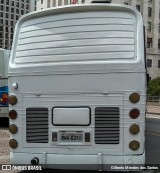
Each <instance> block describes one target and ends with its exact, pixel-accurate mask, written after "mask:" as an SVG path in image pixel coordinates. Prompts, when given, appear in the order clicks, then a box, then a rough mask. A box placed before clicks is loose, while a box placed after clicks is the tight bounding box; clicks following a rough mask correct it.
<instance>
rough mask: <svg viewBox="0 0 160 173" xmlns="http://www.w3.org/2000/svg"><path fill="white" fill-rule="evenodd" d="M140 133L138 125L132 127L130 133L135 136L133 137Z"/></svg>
mask: <svg viewBox="0 0 160 173" xmlns="http://www.w3.org/2000/svg"><path fill="white" fill-rule="evenodd" d="M139 131H140V129H139V126H138V125H137V124H132V125H131V127H130V132H131V133H132V134H133V135H136V134H138V133H139Z"/></svg>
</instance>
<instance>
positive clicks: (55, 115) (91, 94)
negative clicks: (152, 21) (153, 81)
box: [9, 4, 146, 170]
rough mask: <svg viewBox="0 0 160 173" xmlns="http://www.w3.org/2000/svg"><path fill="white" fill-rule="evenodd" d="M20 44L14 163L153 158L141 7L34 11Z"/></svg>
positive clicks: (13, 79)
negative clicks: (148, 143)
mask: <svg viewBox="0 0 160 173" xmlns="http://www.w3.org/2000/svg"><path fill="white" fill-rule="evenodd" d="M13 45H14V46H13V49H12V54H11V60H10V65H9V89H10V96H9V102H10V112H9V116H10V128H9V129H10V132H11V140H10V142H9V144H10V147H11V148H12V151H11V153H10V157H11V163H13V164H33V165H38V164H42V165H44V167H46V168H54V169H64V168H65V166H68V167H69V168H75V169H95V170H106V169H107V166H106V165H113V164H132V165H134V164H144V163H145V151H144V141H145V139H144V131H145V100H146V81H145V72H146V71H145V62H144V36H143V22H142V18H141V16H140V14H139V12H137V11H136V10H134V9H132V8H129V7H126V6H119V5H102V4H99V5H97V4H92V5H83V6H82V5H76V6H67V7H63V8H62V7H60V8H53V9H48V10H45V11H41V12H34V13H31V14H29V15H26V16H25V17H23V18H21V20H20V21H19V22H18V24H17V26H16V31H15V35H14V44H13ZM62 165H63V167H62Z"/></svg>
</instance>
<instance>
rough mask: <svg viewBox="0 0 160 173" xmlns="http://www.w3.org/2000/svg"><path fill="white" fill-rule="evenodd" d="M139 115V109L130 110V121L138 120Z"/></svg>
mask: <svg viewBox="0 0 160 173" xmlns="http://www.w3.org/2000/svg"><path fill="white" fill-rule="evenodd" d="M139 114H140V111H139V109H136V108H135V109H132V110H131V111H130V117H131V118H132V119H136V118H138V117H139Z"/></svg>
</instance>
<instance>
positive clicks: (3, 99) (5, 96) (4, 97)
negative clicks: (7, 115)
mask: <svg viewBox="0 0 160 173" xmlns="http://www.w3.org/2000/svg"><path fill="white" fill-rule="evenodd" d="M2 103H3V104H6V103H8V94H7V93H3V94H2Z"/></svg>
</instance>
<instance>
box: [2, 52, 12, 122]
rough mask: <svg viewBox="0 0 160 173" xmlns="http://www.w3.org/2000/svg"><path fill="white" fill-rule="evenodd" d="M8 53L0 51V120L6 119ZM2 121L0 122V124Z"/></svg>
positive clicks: (7, 109) (7, 110)
mask: <svg viewBox="0 0 160 173" xmlns="http://www.w3.org/2000/svg"><path fill="white" fill-rule="evenodd" d="M9 55H10V51H8V50H4V49H0V118H8V112H9V108H8V62H9ZM1 123H3V121H0V124H1Z"/></svg>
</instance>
